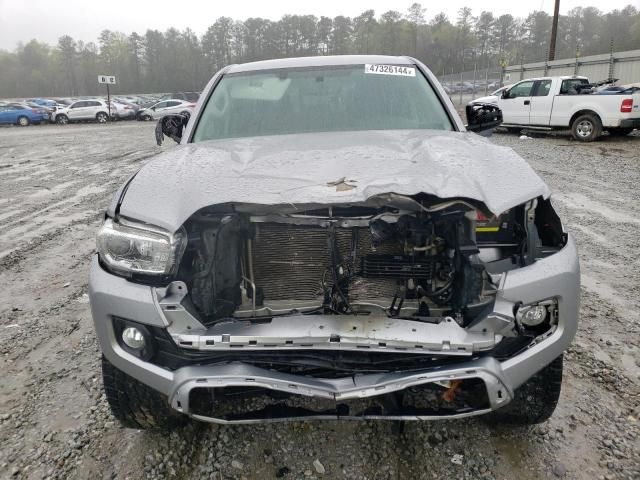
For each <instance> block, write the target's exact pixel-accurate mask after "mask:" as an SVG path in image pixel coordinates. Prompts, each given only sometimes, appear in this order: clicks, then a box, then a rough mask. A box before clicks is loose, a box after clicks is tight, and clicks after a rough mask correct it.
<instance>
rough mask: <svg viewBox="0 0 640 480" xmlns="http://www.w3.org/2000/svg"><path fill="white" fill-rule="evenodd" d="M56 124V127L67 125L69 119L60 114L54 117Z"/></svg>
mask: <svg viewBox="0 0 640 480" xmlns="http://www.w3.org/2000/svg"><path fill="white" fill-rule="evenodd" d="M56 123H57V124H58V125H66V124H67V123H69V117H67V116H66V115H64V114H62V113H61V114H60V115H57V116H56Z"/></svg>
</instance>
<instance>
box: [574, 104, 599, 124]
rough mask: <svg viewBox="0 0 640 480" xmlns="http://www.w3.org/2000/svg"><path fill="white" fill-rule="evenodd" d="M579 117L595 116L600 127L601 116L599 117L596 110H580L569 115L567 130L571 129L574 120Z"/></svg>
mask: <svg viewBox="0 0 640 480" xmlns="http://www.w3.org/2000/svg"><path fill="white" fill-rule="evenodd" d="M581 115H595V116H596V118H597V119H598V121H599V122H600V125H602V115H600V114H599V113H598V112H597V111H596V110H594V109H592V108H582V109H580V110H578V111H576V112H575V113H574V114H573V115H571V119H570V120H569V128H571V126H572V125H573V122H575V120H576V118H578V117H579V116H581Z"/></svg>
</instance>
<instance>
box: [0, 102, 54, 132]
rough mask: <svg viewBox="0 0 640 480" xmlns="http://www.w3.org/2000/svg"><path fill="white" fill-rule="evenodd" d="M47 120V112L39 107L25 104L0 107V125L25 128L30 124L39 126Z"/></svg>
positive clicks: (10, 104)
mask: <svg viewBox="0 0 640 480" xmlns="http://www.w3.org/2000/svg"><path fill="white" fill-rule="evenodd" d="M48 120H49V114H48V113H47V111H46V110H45V109H43V108H40V107H36V108H34V107H30V106H28V105H25V104H18V103H9V104H5V105H0V124H5V125H6V124H12V125H20V126H22V127H26V126H27V125H30V124H32V123H34V124H36V125H37V124H39V123H41V122H46V121H48Z"/></svg>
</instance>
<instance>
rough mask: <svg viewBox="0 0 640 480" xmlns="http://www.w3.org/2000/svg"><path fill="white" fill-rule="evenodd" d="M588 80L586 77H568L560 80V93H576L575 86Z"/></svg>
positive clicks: (585, 83)
mask: <svg viewBox="0 0 640 480" xmlns="http://www.w3.org/2000/svg"><path fill="white" fill-rule="evenodd" d="M588 83H589V80H587V79H586V78H570V79H568V80H563V81H562V86H561V87H560V95H566V94H568V93H569V94H570V93H576V92H577V89H576V86H578V85H587V84H588Z"/></svg>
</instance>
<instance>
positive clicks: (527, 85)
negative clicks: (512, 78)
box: [498, 80, 535, 125]
mask: <svg viewBox="0 0 640 480" xmlns="http://www.w3.org/2000/svg"><path fill="white" fill-rule="evenodd" d="M534 83H535V81H534V80H523V81H522V82H519V83H516V84H515V85H514V86H513V87H511V88H510V89H509V90H507V92H506V94H505V96H504V97H503V98H500V99H499V100H498V106H499V107H500V110H502V118H503V122H504V123H505V124H513V125H529V113H530V111H531V91H532V90H533V84H534Z"/></svg>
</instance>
